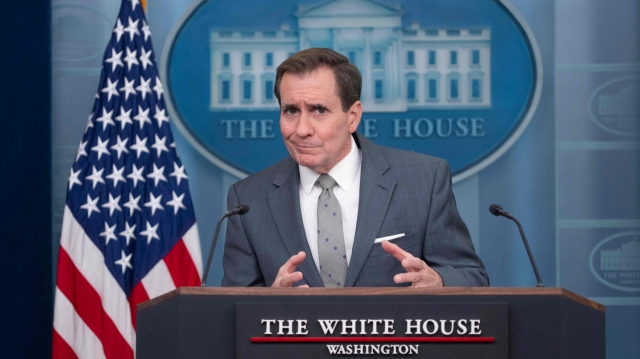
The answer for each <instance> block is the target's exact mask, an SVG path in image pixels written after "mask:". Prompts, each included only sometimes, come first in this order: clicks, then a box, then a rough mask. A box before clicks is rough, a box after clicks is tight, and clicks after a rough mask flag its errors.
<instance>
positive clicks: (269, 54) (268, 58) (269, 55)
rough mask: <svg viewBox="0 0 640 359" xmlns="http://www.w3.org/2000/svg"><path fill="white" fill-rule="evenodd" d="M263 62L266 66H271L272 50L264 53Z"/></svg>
mask: <svg viewBox="0 0 640 359" xmlns="http://www.w3.org/2000/svg"><path fill="white" fill-rule="evenodd" d="M264 63H265V65H266V66H267V67H272V66H273V52H267V54H266V55H265V59H264Z"/></svg>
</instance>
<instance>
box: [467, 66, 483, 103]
mask: <svg viewBox="0 0 640 359" xmlns="http://www.w3.org/2000/svg"><path fill="white" fill-rule="evenodd" d="M483 77H484V73H483V72H481V71H471V72H470V73H469V101H471V102H482V78H483Z"/></svg>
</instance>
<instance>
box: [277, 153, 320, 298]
mask: <svg viewBox="0 0 640 359" xmlns="http://www.w3.org/2000/svg"><path fill="white" fill-rule="evenodd" d="M290 162H291V164H290V166H289V167H290V169H289V170H283V171H281V172H280V174H279V175H278V176H277V177H276V178H275V179H274V181H273V184H274V185H275V188H274V189H273V191H272V192H271V193H270V194H269V197H268V200H269V208H270V210H271V214H272V215H273V220H274V221H275V222H276V227H277V228H278V232H280V238H282V241H283V242H284V245H285V247H286V248H287V251H288V252H289V256H292V255H294V254H297V253H298V252H300V251H304V252H305V253H306V254H307V258H306V259H305V260H304V261H303V262H302V264H300V266H298V269H299V270H300V272H302V274H303V276H304V279H305V280H306V281H307V283H308V284H309V286H311V287H322V286H324V285H323V283H322V279H321V278H320V274H319V273H318V269H317V268H316V266H315V264H314V262H313V257H312V256H311V250H310V249H309V243H308V242H307V236H306V234H305V231H304V225H303V223H302V216H301V214H300V194H299V186H300V174H299V172H298V168H297V164H296V163H295V162H294V161H293V160H291V161H290ZM282 264H284V263H281V265H282Z"/></svg>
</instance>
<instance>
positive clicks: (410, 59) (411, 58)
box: [407, 51, 416, 66]
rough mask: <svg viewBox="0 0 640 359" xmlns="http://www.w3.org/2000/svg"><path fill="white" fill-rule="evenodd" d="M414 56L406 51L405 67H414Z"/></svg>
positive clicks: (411, 52) (413, 53)
mask: <svg viewBox="0 0 640 359" xmlns="http://www.w3.org/2000/svg"><path fill="white" fill-rule="evenodd" d="M415 56H416V54H415V52H413V51H407V66H415V64H416V59H415Z"/></svg>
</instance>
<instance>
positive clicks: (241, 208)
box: [200, 204, 249, 287]
mask: <svg viewBox="0 0 640 359" xmlns="http://www.w3.org/2000/svg"><path fill="white" fill-rule="evenodd" d="M247 212H249V205H246V204H239V205H237V206H236V207H235V208H234V209H230V210H228V211H226V212H225V213H224V214H223V215H222V217H220V219H219V220H218V225H217V226H216V233H215V234H214V235H213V243H212V244H211V249H210V250H209V259H207V266H206V268H205V269H204V272H203V274H204V275H203V276H202V284H200V286H201V287H204V286H206V283H207V277H208V276H209V268H210V267H211V260H212V259H213V251H214V250H215V249H216V243H218V235H219V234H220V225H221V224H222V221H223V220H224V219H225V218H227V217H231V216H235V215H236V214H239V215H243V214H245V213H247Z"/></svg>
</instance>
